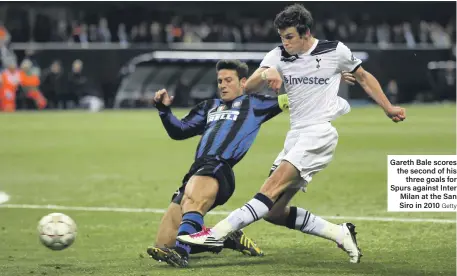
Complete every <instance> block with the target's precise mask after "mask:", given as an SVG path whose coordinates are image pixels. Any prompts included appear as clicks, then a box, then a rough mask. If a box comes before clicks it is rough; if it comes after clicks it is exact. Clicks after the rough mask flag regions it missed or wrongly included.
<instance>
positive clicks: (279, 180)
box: [177, 161, 299, 246]
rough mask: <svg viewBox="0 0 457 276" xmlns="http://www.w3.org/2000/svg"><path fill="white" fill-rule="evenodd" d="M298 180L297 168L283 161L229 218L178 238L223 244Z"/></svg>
mask: <svg viewBox="0 0 457 276" xmlns="http://www.w3.org/2000/svg"><path fill="white" fill-rule="evenodd" d="M297 180H299V173H298V171H297V169H296V168H295V167H294V166H293V165H292V164H290V163H289V162H288V161H282V162H281V164H280V165H279V167H278V168H277V169H276V170H275V171H274V172H273V174H272V175H271V176H270V177H269V178H268V179H267V180H266V181H265V183H264V185H263V186H262V188H261V189H260V192H259V193H257V194H256V195H255V196H254V198H253V199H251V200H250V201H249V202H247V203H246V204H245V205H244V206H243V207H241V208H239V209H236V210H235V211H233V212H232V213H230V215H229V216H228V217H227V218H225V219H224V220H222V221H220V222H219V223H218V224H216V226H214V227H213V228H212V229H211V230H210V231H207V233H206V235H187V236H183V235H178V238H177V239H178V240H179V241H182V242H185V243H187V244H196V245H207V246H222V243H223V240H224V239H225V238H226V237H227V236H228V235H230V234H231V233H233V232H234V231H236V230H239V229H242V228H244V227H246V226H248V225H249V224H251V223H253V222H255V221H257V220H259V219H261V218H263V217H264V216H265V215H266V214H267V213H268V212H269V211H270V209H271V208H272V207H273V203H274V201H275V200H276V199H278V197H279V196H280V195H281V194H282V193H283V192H284V191H285V190H286V188H287V187H288V186H289V185H291V184H292V183H294V182H296V181H297Z"/></svg>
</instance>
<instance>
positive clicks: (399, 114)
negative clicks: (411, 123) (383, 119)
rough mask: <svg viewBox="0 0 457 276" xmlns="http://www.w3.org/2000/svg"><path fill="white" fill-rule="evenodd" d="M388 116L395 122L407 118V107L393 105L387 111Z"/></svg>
mask: <svg viewBox="0 0 457 276" xmlns="http://www.w3.org/2000/svg"><path fill="white" fill-rule="evenodd" d="M385 112H386V114H387V116H388V117H389V118H390V119H392V121H393V122H395V123H398V122H401V121H403V120H405V119H406V109H404V108H402V107H399V106H391V107H389V108H388V109H387V110H386V111H385Z"/></svg>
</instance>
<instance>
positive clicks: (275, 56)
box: [260, 47, 281, 70]
mask: <svg viewBox="0 0 457 276" xmlns="http://www.w3.org/2000/svg"><path fill="white" fill-rule="evenodd" d="M280 62H281V50H280V49H279V47H276V48H275V49H273V50H271V51H270V52H268V53H267V54H266V55H265V57H264V58H263V60H262V62H261V63H260V67H274V68H276V69H278V70H279V63H280Z"/></svg>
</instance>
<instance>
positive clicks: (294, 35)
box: [278, 27, 305, 55]
mask: <svg viewBox="0 0 457 276" xmlns="http://www.w3.org/2000/svg"><path fill="white" fill-rule="evenodd" d="M278 33H279V36H280V37H281V42H282V45H283V46H284V48H285V49H286V51H287V52H288V53H289V54H291V55H296V54H298V53H300V52H301V51H302V49H303V45H304V44H305V38H304V36H303V37H300V35H299V34H298V32H297V29H296V28H295V27H289V28H286V29H283V30H278Z"/></svg>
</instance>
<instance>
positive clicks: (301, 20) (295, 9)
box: [273, 4, 313, 36]
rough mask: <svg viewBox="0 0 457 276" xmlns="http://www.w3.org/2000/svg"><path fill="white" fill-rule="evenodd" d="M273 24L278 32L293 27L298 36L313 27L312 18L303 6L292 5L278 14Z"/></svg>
mask: <svg viewBox="0 0 457 276" xmlns="http://www.w3.org/2000/svg"><path fill="white" fill-rule="evenodd" d="M273 24H274V26H275V28H276V29H279V30H284V29H287V28H289V27H295V28H296V29H297V32H298V34H299V35H300V36H303V35H304V34H306V31H307V30H309V31H311V28H312V27H313V16H312V15H311V12H310V11H308V10H307V9H306V8H305V7H304V6H302V5H300V4H293V5H291V6H288V7H286V8H285V9H284V10H283V11H281V12H280V13H278V14H277V15H276V18H275V21H274V22H273Z"/></svg>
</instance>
